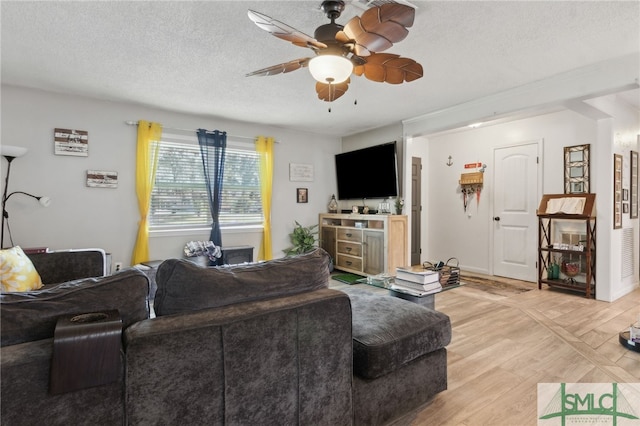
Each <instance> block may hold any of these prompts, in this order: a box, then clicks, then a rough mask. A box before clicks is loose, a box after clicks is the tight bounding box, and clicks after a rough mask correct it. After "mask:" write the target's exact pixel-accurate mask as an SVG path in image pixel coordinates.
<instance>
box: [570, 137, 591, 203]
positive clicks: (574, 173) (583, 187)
mask: <svg viewBox="0 0 640 426" xmlns="http://www.w3.org/2000/svg"><path fill="white" fill-rule="evenodd" d="M590 147H591V145H590V144H584V145H574V146H565V147H564V193H565V194H588V193H589V192H590V188H589V157H590Z"/></svg>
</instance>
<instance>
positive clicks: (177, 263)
mask: <svg viewBox="0 0 640 426" xmlns="http://www.w3.org/2000/svg"><path fill="white" fill-rule="evenodd" d="M156 284H157V285H158V290H157V292H156V296H155V302H154V309H155V313H156V315H157V316H162V315H172V314H177V313H181V312H189V311H196V310H200V309H207V308H216V307H220V306H226V305H232V304H235V303H240V302H248V301H254V300H263V299H269V298H275V297H282V296H286V295H292V294H297V293H302V292H305V291H311V290H317V289H319V288H326V287H328V285H329V255H328V254H327V252H325V251H324V250H322V249H316V250H314V251H312V252H309V253H305V254H301V255H298V256H291V257H285V258H282V259H275V260H270V261H267V262H261V263H253V264H248V265H245V264H241V265H228V266H217V267H210V268H203V267H201V266H198V265H196V264H194V263H193V262H189V261H187V260H183V259H169V260H166V261H164V262H163V263H162V264H161V265H160V266H159V267H158V272H157V273H156Z"/></svg>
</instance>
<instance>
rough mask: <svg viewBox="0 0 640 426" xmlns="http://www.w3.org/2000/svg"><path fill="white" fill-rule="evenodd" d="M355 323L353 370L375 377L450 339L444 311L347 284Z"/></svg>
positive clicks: (447, 320)
mask: <svg viewBox="0 0 640 426" xmlns="http://www.w3.org/2000/svg"><path fill="white" fill-rule="evenodd" d="M343 291H344V292H345V293H347V295H348V296H349V299H350V300H351V312H352V326H353V371H354V373H355V374H357V375H358V376H360V377H363V378H366V379H375V378H377V377H381V376H383V375H385V374H387V373H390V372H392V371H394V370H396V369H398V368H399V367H401V366H403V365H405V364H407V363H409V362H411V361H413V360H414V359H416V358H418V357H420V356H422V355H424V354H427V353H429V352H432V351H435V350H437V349H440V348H443V347H445V346H446V345H448V344H449V342H450V341H451V322H450V320H449V317H448V316H447V315H445V314H443V313H441V312H437V311H434V310H432V309H428V308H425V307H423V306H420V305H418V304H416V303H412V302H409V301H406V300H403V299H399V298H396V297H392V296H388V295H385V294H376V293H372V292H370V291H366V290H361V289H355V288H348V289H345V290H343Z"/></svg>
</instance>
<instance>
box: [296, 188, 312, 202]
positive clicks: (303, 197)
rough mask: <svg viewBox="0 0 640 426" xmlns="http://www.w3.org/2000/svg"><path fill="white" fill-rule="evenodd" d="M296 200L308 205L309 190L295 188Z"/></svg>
mask: <svg viewBox="0 0 640 426" xmlns="http://www.w3.org/2000/svg"><path fill="white" fill-rule="evenodd" d="M296 199H297V201H298V203H308V202H309V189H308V188H297V189H296Z"/></svg>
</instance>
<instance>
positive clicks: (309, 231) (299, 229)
mask: <svg viewBox="0 0 640 426" xmlns="http://www.w3.org/2000/svg"><path fill="white" fill-rule="evenodd" d="M317 228H318V225H317V224H315V225H311V226H302V225H300V224H299V223H298V221H296V226H295V228H294V229H293V232H292V233H291V234H289V238H290V239H291V244H293V246H291V247H289V248H288V249H285V250H284V252H285V254H286V255H287V256H293V255H296V254H303V253H307V252H310V251H311V250H313V249H314V248H315V247H316V241H317V240H318V237H317V236H318V229H317Z"/></svg>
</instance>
